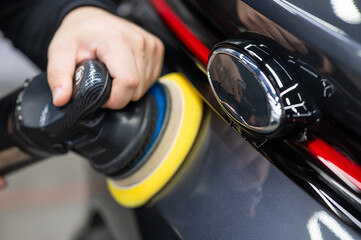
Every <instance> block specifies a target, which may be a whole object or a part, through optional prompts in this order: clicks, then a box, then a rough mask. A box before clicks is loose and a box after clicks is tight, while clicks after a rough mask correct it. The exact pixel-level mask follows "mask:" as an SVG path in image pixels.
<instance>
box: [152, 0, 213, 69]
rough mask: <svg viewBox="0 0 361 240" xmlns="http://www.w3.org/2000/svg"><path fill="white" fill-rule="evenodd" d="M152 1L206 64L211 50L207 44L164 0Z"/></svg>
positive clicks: (181, 38)
mask: <svg viewBox="0 0 361 240" xmlns="http://www.w3.org/2000/svg"><path fill="white" fill-rule="evenodd" d="M151 2H152V3H153V5H154V7H155V9H156V10H157V12H158V14H159V15H160V16H161V18H162V19H163V20H164V21H165V23H166V24H167V25H168V27H170V29H171V30H172V31H173V32H174V34H175V35H177V37H178V38H179V39H180V40H181V41H182V42H183V44H184V45H186V47H187V48H188V49H189V50H190V51H191V52H192V53H193V54H194V55H195V56H196V57H197V58H198V59H199V60H200V61H201V62H202V63H203V64H204V65H205V66H206V65H207V62H208V56H209V53H210V52H211V51H210V50H209V49H208V48H207V46H206V45H204V44H203V43H202V42H201V41H200V40H199V39H198V38H197V37H196V36H195V35H194V34H193V33H192V32H191V31H190V30H189V29H188V28H187V26H186V25H185V24H184V23H183V22H182V20H180V19H179V18H178V16H177V15H176V14H175V13H174V12H173V10H172V9H171V8H170V7H169V6H168V4H167V3H166V2H165V1H164V0H151Z"/></svg>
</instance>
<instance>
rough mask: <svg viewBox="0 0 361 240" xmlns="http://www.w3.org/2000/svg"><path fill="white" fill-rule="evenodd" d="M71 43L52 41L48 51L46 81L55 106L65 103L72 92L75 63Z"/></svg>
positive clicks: (74, 52)
mask: <svg viewBox="0 0 361 240" xmlns="http://www.w3.org/2000/svg"><path fill="white" fill-rule="evenodd" d="M73 45H74V44H73V43H70V42H66V41H65V42H62V43H52V44H51V45H50V46H49V51H48V59H49V61H48V67H47V74H48V82H49V86H50V89H51V91H52V93H53V103H54V105H55V106H63V105H64V104H66V103H67V102H68V101H69V100H70V97H71V94H72V85H73V84H72V83H73V75H74V70H75V65H76V47H75V46H73Z"/></svg>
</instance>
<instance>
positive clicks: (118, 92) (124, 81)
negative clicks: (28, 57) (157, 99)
mask: <svg viewBox="0 0 361 240" xmlns="http://www.w3.org/2000/svg"><path fill="white" fill-rule="evenodd" d="M163 54H164V46H163V44H162V42H161V41H160V40H159V39H158V38H157V37H155V36H154V35H152V34H150V33H148V32H146V31H145V30H143V29H141V28H140V27H138V26H136V25H135V24H133V23H131V22H128V21H126V20H124V19H121V18H119V17H117V16H115V15H113V14H111V13H108V12H106V11H104V10H102V9H99V8H95V7H80V8H77V9H75V10H73V11H71V12H70V13H68V14H67V15H66V16H65V18H64V19H63V21H62V23H61V25H60V27H59V28H58V30H57V32H56V33H55V35H54V37H53V39H52V41H51V43H50V46H49V50H48V68H47V72H48V81H49V85H50V88H51V90H52V93H53V103H54V105H56V106H62V105H64V104H66V103H67V102H68V101H69V100H70V97H71V95H72V86H73V85H72V81H73V80H72V79H73V75H74V71H75V67H76V64H78V63H80V62H81V61H83V60H86V59H95V58H97V59H99V60H100V61H102V62H104V64H105V65H106V66H107V68H108V71H109V73H110V76H111V77H112V78H113V84H112V90H111V94H110V97H109V100H108V101H107V103H106V104H105V106H104V107H107V108H110V109H120V108H122V107H124V106H126V105H127V104H128V102H129V101H137V100H139V99H140V98H141V97H142V96H143V94H144V93H145V92H146V91H147V89H148V88H149V87H150V86H151V85H152V84H153V83H154V82H155V81H156V80H157V78H158V77H159V74H160V72H161V68H162V64H163Z"/></svg>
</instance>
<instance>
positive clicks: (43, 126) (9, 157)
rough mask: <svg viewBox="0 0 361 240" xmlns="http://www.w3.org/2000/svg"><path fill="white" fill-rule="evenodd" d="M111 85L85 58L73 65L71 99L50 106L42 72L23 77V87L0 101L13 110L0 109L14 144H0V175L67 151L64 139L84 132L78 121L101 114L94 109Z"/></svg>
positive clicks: (96, 63)
mask: <svg viewBox="0 0 361 240" xmlns="http://www.w3.org/2000/svg"><path fill="white" fill-rule="evenodd" d="M111 85H112V80H111V78H110V76H109V73H108V71H107V69H106V67H105V65H104V64H103V63H101V62H100V61H98V60H87V61H84V62H82V63H81V64H79V65H78V66H77V69H76V71H75V74H74V84H73V95H72V98H71V100H70V101H69V103H68V104H66V105H65V106H63V107H56V106H54V105H53V99H52V93H51V90H50V87H49V85H48V82H47V77H46V73H42V74H40V75H38V76H36V77H34V78H33V79H29V80H27V81H26V82H25V83H24V88H23V89H21V90H18V91H17V92H15V93H13V94H10V95H9V96H8V97H6V98H5V99H2V100H0V103H1V104H2V103H3V104H2V105H4V106H5V105H6V106H8V107H7V109H13V110H9V111H6V112H4V111H3V113H4V114H6V116H3V118H4V122H5V123H6V125H7V126H2V127H4V132H6V134H10V136H9V137H8V138H9V139H8V141H7V142H11V141H12V140H13V139H14V140H15V144H7V143H6V141H4V142H5V143H6V144H2V142H1V143H0V161H1V163H0V175H1V174H6V173H9V172H12V171H14V170H16V169H18V168H22V167H23V166H26V165H29V164H31V163H32V162H35V161H38V160H41V159H43V158H46V157H48V156H51V155H55V154H59V153H64V152H67V151H68V150H70V148H71V147H72V146H70V145H68V144H67V141H68V140H69V139H73V138H74V136H79V135H84V131H83V130H82V128H81V127H79V125H80V124H81V122H82V121H83V120H84V119H86V121H87V122H89V121H92V120H94V119H97V117H98V116H99V115H101V113H99V114H97V113H94V112H96V111H97V110H98V109H100V108H101V106H103V105H104V103H105V102H106V101H107V99H108V98H109V96H110V90H111ZM1 104H0V105H1ZM93 114H94V115H93ZM7 119H10V120H7ZM89 131H90V130H89ZM0 132H1V131H0ZM3 135H4V134H3ZM5 137H6V136H5ZM14 145H16V146H17V148H16V150H14V149H15V146H14ZM17 156H19V159H18V158H17ZM24 156H26V157H24Z"/></svg>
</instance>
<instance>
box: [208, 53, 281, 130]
mask: <svg viewBox="0 0 361 240" xmlns="http://www.w3.org/2000/svg"><path fill="white" fill-rule="evenodd" d="M218 54H226V55H228V56H231V57H233V58H236V59H237V60H238V61H239V62H240V63H241V64H242V65H243V66H244V67H246V68H247V69H248V70H249V71H250V72H251V73H253V75H254V76H255V78H256V79H257V80H258V83H259V84H260V86H262V87H263V89H264V91H265V93H266V96H267V99H268V104H269V106H270V112H269V114H270V119H269V124H268V126H264V127H257V126H253V125H251V124H249V123H247V122H246V121H245V120H244V119H243V117H242V116H241V115H240V114H239V113H237V112H236V111H235V110H234V109H232V108H228V109H227V108H226V107H225V105H227V103H226V102H224V101H222V99H220V97H219V96H218V94H217V92H216V90H215V88H214V86H213V83H212V79H211V76H210V69H211V67H213V65H212V62H213V60H214V58H215V57H216V56H217V55H218ZM215 67H216V66H215ZM207 76H208V81H209V83H210V85H211V88H212V91H213V93H214V95H215V96H216V98H217V101H218V102H219V104H220V105H221V107H222V109H223V110H224V111H225V112H226V113H227V115H229V116H230V117H231V118H232V119H233V120H234V121H236V122H237V123H239V124H241V125H242V126H244V127H246V128H248V129H250V130H252V131H254V132H256V133H260V134H269V133H272V132H274V131H275V130H276V129H277V128H278V127H279V126H280V124H281V121H282V118H283V109H282V105H281V103H280V97H279V96H278V94H277V91H276V90H275V88H274V86H273V85H272V83H271V81H270V80H269V79H268V77H267V76H266V74H265V73H264V72H263V71H262V70H261V69H260V68H259V67H258V65H257V63H255V62H254V61H253V60H252V59H250V58H249V57H247V56H246V55H244V54H243V53H242V52H239V51H237V50H234V49H231V48H224V47H222V48H218V49H216V50H214V51H213V52H212V53H211V56H210V58H209V61H208V66H207ZM277 77H278V76H277Z"/></svg>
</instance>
